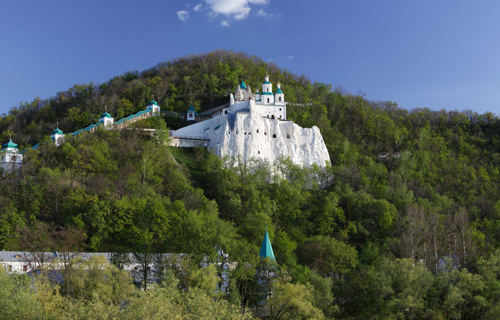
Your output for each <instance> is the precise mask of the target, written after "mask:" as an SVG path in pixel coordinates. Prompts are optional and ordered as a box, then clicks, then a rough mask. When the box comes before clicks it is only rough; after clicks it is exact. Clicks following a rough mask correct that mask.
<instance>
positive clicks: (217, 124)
mask: <svg viewBox="0 0 500 320" xmlns="http://www.w3.org/2000/svg"><path fill="white" fill-rule="evenodd" d="M191 114H192V115H191V118H189V117H190V111H189V110H188V118H187V119H188V120H190V119H192V120H195V117H194V116H195V114H194V108H192V109H191ZM200 115H204V114H200ZM170 134H171V137H172V141H171V144H172V145H174V146H177V147H193V146H199V145H202V146H205V147H207V148H209V149H211V150H213V152H214V153H215V154H217V155H218V156H221V157H225V156H229V157H231V158H235V159H239V160H240V161H244V162H247V161H249V160H252V159H253V160H261V161H266V162H268V163H269V164H271V165H272V164H274V163H275V162H276V161H277V160H278V159H280V158H283V157H285V158H286V157H287V158H289V159H291V160H292V161H293V162H294V163H295V164H298V165H301V166H305V167H310V166H312V165H313V164H316V165H318V166H321V167H324V166H326V165H327V164H329V163H330V156H329V154H328V150H327V149H326V145H325V143H324V141H323V137H322V136H321V133H320V130H319V129H318V127H316V126H314V127H312V128H301V127H300V126H298V125H297V124H295V123H293V122H292V121H289V120H287V117H286V102H285V95H284V93H283V91H282V90H281V84H280V83H279V81H278V83H277V89H276V91H275V92H273V84H272V83H271V82H270V81H269V75H268V74H266V77H265V79H264V82H263V83H262V92H259V90H257V91H256V92H255V94H252V91H251V88H250V86H247V85H246V84H245V82H244V81H242V82H241V84H240V85H239V86H237V88H236V90H235V93H234V95H233V94H231V95H230V102H229V106H226V107H224V108H222V109H220V108H216V109H214V110H213V112H212V113H211V117H210V118H208V119H207V120H203V121H199V122H197V123H194V124H192V125H189V126H187V127H183V128H181V129H178V130H175V131H173V130H172V131H170Z"/></svg>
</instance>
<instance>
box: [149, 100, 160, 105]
mask: <svg viewBox="0 0 500 320" xmlns="http://www.w3.org/2000/svg"><path fill="white" fill-rule="evenodd" d="M149 104H150V105H151V104H154V105H156V106H157V105H158V102H156V101H155V99H153V100H151V101H150V102H149Z"/></svg>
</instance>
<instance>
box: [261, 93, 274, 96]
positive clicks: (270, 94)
mask: <svg viewBox="0 0 500 320" xmlns="http://www.w3.org/2000/svg"><path fill="white" fill-rule="evenodd" d="M261 94H263V95H268V96H272V95H273V93H272V92H262V93H261Z"/></svg>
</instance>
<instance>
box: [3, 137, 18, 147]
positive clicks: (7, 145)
mask: <svg viewBox="0 0 500 320" xmlns="http://www.w3.org/2000/svg"><path fill="white" fill-rule="evenodd" d="M3 147H4V148H17V144H15V143H14V142H12V139H10V140H9V142H7V143H6V144H4V145H3Z"/></svg>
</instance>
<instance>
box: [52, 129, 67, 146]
mask: <svg viewBox="0 0 500 320" xmlns="http://www.w3.org/2000/svg"><path fill="white" fill-rule="evenodd" d="M50 137H51V138H52V140H54V142H55V144H56V147H59V146H60V145H61V144H63V143H64V133H63V132H62V130H61V129H59V126H58V127H57V129H56V130H54V131H52V134H51V135H50Z"/></svg>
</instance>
